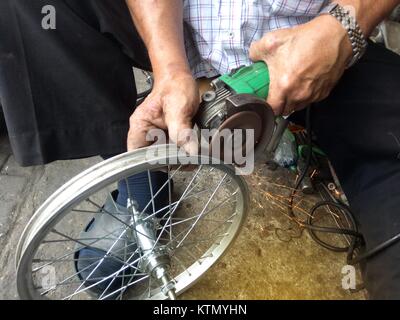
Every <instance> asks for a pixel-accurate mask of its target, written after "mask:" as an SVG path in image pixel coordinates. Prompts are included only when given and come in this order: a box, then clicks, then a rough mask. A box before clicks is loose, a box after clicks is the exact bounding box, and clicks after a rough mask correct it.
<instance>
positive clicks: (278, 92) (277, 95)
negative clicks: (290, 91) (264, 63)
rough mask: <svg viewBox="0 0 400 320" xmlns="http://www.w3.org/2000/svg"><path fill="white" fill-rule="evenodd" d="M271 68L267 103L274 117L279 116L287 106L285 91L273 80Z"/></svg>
mask: <svg viewBox="0 0 400 320" xmlns="http://www.w3.org/2000/svg"><path fill="white" fill-rule="evenodd" d="M275 74H276V73H275V72H274V70H273V68H271V69H270V81H271V82H270V87H269V94H268V98H267V103H268V104H269V105H270V106H271V108H272V110H273V111H274V113H275V115H281V114H282V113H283V112H284V110H285V107H286V105H287V97H286V96H287V95H286V89H285V88H283V87H282V86H281V85H280V84H279V83H278V81H277V80H276V78H275Z"/></svg>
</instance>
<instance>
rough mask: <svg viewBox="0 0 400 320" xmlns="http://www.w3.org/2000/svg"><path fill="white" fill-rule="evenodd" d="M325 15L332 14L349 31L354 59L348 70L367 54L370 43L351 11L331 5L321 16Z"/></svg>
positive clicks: (334, 4) (335, 4)
mask: <svg viewBox="0 0 400 320" xmlns="http://www.w3.org/2000/svg"><path fill="white" fill-rule="evenodd" d="M323 14H330V15H331V16H333V17H335V18H336V19H337V20H338V21H339V22H340V23H341V24H342V25H343V27H344V28H345V29H346V30H347V33H348V35H349V38H350V42H351V46H352V48H353V58H352V59H351V61H350V62H349V64H348V66H347V68H350V67H351V66H353V65H354V64H355V63H357V62H358V61H359V60H360V59H361V58H362V56H363V55H364V54H365V51H366V50H367V47H368V42H367V40H366V38H365V36H364V34H363V32H362V30H361V28H360V26H359V25H358V23H357V20H356V18H355V16H353V15H352V14H351V10H349V9H347V8H345V7H343V6H341V5H339V4H337V3H331V4H329V5H328V6H326V7H325V8H324V9H323V10H322V11H321V13H320V15H323Z"/></svg>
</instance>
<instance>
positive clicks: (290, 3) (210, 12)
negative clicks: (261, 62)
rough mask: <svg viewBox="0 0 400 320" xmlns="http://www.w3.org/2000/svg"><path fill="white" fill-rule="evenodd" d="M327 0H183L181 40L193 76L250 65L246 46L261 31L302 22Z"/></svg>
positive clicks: (248, 45) (256, 37) (324, 4)
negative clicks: (183, 41)
mask: <svg viewBox="0 0 400 320" xmlns="http://www.w3.org/2000/svg"><path fill="white" fill-rule="evenodd" d="M329 2H330V1H329V0H183V3H184V22H185V39H186V40H185V41H186V51H187V54H188V58H189V62H190V65H191V67H192V71H193V74H194V75H195V77H197V78H199V77H208V78H210V77H214V76H217V75H219V74H225V73H227V72H229V71H231V70H232V69H235V68H237V67H240V66H243V65H248V64H250V59H249V54H248V52H249V48H250V45H251V43H252V42H253V41H255V40H258V39H260V38H261V37H262V36H263V35H264V34H265V33H267V32H269V31H272V30H275V29H281V28H288V27H292V26H296V25H299V24H303V23H306V22H308V21H310V20H311V19H313V18H314V17H315V16H316V15H317V14H318V13H319V12H320V11H321V10H322V8H323V7H324V6H326V5H327V4H328V3H329Z"/></svg>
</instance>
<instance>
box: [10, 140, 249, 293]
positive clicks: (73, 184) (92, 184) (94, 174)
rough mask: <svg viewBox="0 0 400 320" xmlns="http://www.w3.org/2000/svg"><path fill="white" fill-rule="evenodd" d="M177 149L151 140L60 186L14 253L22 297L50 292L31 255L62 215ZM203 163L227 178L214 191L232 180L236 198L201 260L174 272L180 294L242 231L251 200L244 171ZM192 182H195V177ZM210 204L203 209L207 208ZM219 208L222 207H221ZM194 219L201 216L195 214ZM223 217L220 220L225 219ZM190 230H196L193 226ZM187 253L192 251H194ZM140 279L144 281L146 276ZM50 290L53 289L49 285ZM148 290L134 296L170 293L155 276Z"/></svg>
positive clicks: (172, 156) (156, 166)
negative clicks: (43, 285) (231, 212)
mask: <svg viewBox="0 0 400 320" xmlns="http://www.w3.org/2000/svg"><path fill="white" fill-rule="evenodd" d="M178 152H179V151H178V149H177V148H176V147H174V146H168V148H166V147H165V146H153V147H149V148H144V149H141V150H137V151H134V152H130V153H126V154H123V155H120V156H117V157H115V158H112V159H110V160H107V161H105V162H102V163H100V164H98V165H96V166H94V167H92V168H90V169H88V170H86V171H85V172H83V173H81V174H80V175H78V176H77V177H75V178H74V179H72V180H71V181H69V182H68V183H66V184H65V185H64V186H63V187H61V188H60V189H59V190H58V191H56V192H55V193H54V194H53V195H52V196H51V197H50V198H49V199H48V200H47V201H46V202H45V203H44V204H43V205H42V206H41V207H40V208H39V209H38V210H37V212H36V213H35V214H34V216H33V217H32V219H31V220H30V222H29V223H28V225H27V227H26V228H25V230H24V232H23V234H22V236H21V239H20V242H19V245H18V249H17V254H16V262H17V286H18V292H19V294H20V296H21V298H23V299H43V298H48V297H47V296H46V294H45V295H42V293H43V290H42V292H40V291H39V290H38V289H37V285H36V284H35V283H34V282H35V281H34V279H33V278H34V276H33V272H32V271H33V269H32V268H33V264H34V262H33V261H36V260H37V258H36V260H34V259H35V255H36V254H37V252H38V249H39V247H40V246H43V240H44V239H46V237H47V236H48V235H49V234H50V233H51V232H52V230H53V231H54V229H53V228H54V226H57V225H58V223H60V221H63V219H64V218H66V217H67V216H68V214H70V213H71V210H72V209H74V208H76V207H77V205H78V204H80V203H82V202H83V201H85V199H87V198H88V197H89V198H90V196H91V195H93V194H95V193H96V192H98V191H99V190H102V189H104V188H105V187H106V186H107V185H110V184H112V183H114V182H116V181H119V180H121V179H123V178H125V177H127V176H130V175H133V174H137V173H140V172H145V171H148V170H154V169H159V168H161V167H165V165H161V164H165V163H166V160H168V159H175V160H176V158H177V156H176V155H177V154H178ZM201 158H202V157H201ZM196 160H197V161H198V160H201V163H207V162H208V163H212V162H210V159H207V158H202V159H200V158H196V159H195V158H190V157H187V158H186V161H191V162H192V163H194V162H195V161H196ZM157 163H158V164H157ZM160 163H161V164H160ZM214 163H216V162H214ZM179 168H180V167H179ZM179 168H178V169H179ZM203 168H207V169H209V170H211V171H212V172H213V174H214V173H215V172H218V173H219V174H223V177H224V179H223V180H221V181H220V182H218V185H217V186H215V185H214V187H216V188H215V190H213V191H212V192H213V194H214V195H215V194H217V192H219V187H220V186H221V185H225V184H229V186H234V187H235V189H236V193H235V194H232V196H234V198H235V199H234V201H233V202H232V203H234V204H235V205H234V215H232V216H228V218H229V220H226V221H222V222H223V226H224V228H225V229H224V232H223V234H222V235H221V234H219V235H218V237H215V241H214V242H212V244H211V245H210V246H209V248H208V249H207V250H206V251H205V252H204V254H203V255H202V256H201V257H200V259H198V260H197V261H196V260H194V263H192V264H190V265H187V266H186V265H184V266H182V267H181V272H180V273H179V272H178V271H177V272H175V273H176V274H175V273H174V277H173V280H174V281H175V290H176V294H177V295H180V294H182V293H183V292H184V291H185V290H187V289H188V288H190V287H191V286H192V285H193V284H195V283H196V281H198V280H199V279H200V278H201V276H202V275H203V274H204V273H205V272H206V271H207V270H208V269H209V268H210V267H211V266H212V265H214V264H215V263H216V262H217V261H218V260H219V259H220V258H221V257H222V255H223V254H224V253H225V252H226V250H227V249H228V248H229V246H230V245H231V244H232V242H233V241H234V239H235V238H236V236H237V235H238V233H239V231H240V228H241V226H242V224H243V222H244V220H245V217H246V214H247V205H248V202H249V201H248V191H247V186H246V183H245V181H244V180H243V179H242V178H241V177H240V176H238V175H236V174H235V171H234V168H232V167H231V166H227V165H223V164H216V165H209V166H197V169H196V170H199V171H198V172H201V170H203ZM196 170H194V171H192V174H193V175H195V172H196ZM206 173H207V172H206ZM224 180H225V182H224ZM227 182H228V183H227ZM191 183H193V181H192V182H191ZM188 187H190V185H188ZM210 187H211V189H212V188H213V186H210ZM227 187H228V186H227ZM211 189H210V190H211ZM210 192H211V191H210ZM214 195H213V196H212V197H211V198H210V199H211V200H212V198H214ZM186 196H187V195H186ZM194 198H195V197H194ZM181 199H182V198H181ZM183 199H184V200H186V198H185V197H183ZM195 199H197V198H195ZM175 203H176V202H175ZM208 204H210V202H208ZM169 205H170V209H169V212H170V213H171V212H172V211H171V199H170V202H169ZM178 206H179V203H178V204H176V207H178ZM206 209H207V208H206ZM206 209H204V210H203V211H204V212H206V211H205V210H206ZM211 209H213V207H211ZM211 209H209V210H211ZM215 209H218V207H217V208H215ZM215 209H213V210H215ZM175 210H177V209H175ZM204 212H202V213H201V212H200V215H195V217H198V216H200V218H204V217H203V215H204V216H205V214H204ZM207 214H208V213H207ZM167 217H168V216H167ZM171 217H172V214H171ZM192 218H193V216H192ZM181 219H182V218H181ZM186 220H187V219H186ZM195 220H196V221H198V219H197V218H196V219H195ZM169 221H170V222H169V223H170V224H169V225H166V227H164V228H165V229H168V228H172V226H173V222H172V218H171V219H170V220H169ZM219 222H220V223H221V221H219ZM167 223H168V222H167ZM178 223H180V222H178ZM195 225H196V224H195ZM174 227H175V226H174ZM162 232H163V231H161V234H162ZM190 232H192V230H191V231H190ZM190 232H189V234H190ZM171 234H172V232H171ZM185 235H186V233H185V234H183V236H182V238H181V239H179V240H180V241H177V240H174V241H175V245H176V247H177V248H178V249H182V248H181V247H179V245H182V243H184V242H185V241H186V239H187V237H185ZM179 236H180V235H179ZM178 242H179V243H178ZM171 243H172V242H171ZM177 243H178V244H177ZM195 245H196V244H195ZM196 246H197V245H196ZM207 246H208V244H207ZM171 247H172V245H171ZM177 251H178V250H176V252H177ZM175 254H176V255H177V253H175V252H173V253H171V259H172V260H173V259H174V255H175ZM188 254H189V255H190V252H189V253H188ZM60 256H62V255H60ZM64 262H65V261H64ZM35 263H36V262H35ZM129 263H131V261H129ZM176 264H180V263H176ZM42 266H43V264H42ZM36 272H37V271H36ZM64 280H65V279H64ZM75 280H76V279H75ZM142 280H143V281H146V279H144V278H143V279H142ZM60 283H61V284H62V281H61V282H60V281H58V284H60ZM132 285H136V284H135V282H134V281H133V282H128V283H127V284H125V286H126V288H123V287H121V294H120V298H122V296H123V294H124V293H125V291H127V290H126V289H127V288H129V287H130V286H132ZM152 286H153V287H154V288H153V287H152ZM84 289H86V290H84ZM82 290H83V291H82ZM45 291H46V290H45ZM48 291H49V292H52V291H51V290H48ZM85 291H86V292H88V290H87V288H85V287H82V286H81V287H78V293H76V292H75V294H74V295H73V296H72V298H75V297H76V296H78V295H79V294H80V293H84V292H85ZM147 291H148V294H146V295H141V296H140V297H137V296H135V298H139V299H157V300H162V299H166V295H165V294H164V293H163V292H162V291H161V287H158V286H157V285H155V286H154V282H153V284H151V283H150V284H149V289H148V290H147ZM47 293H48V292H47ZM65 298H71V297H68V296H66V297H64V299H65ZM100 298H103V299H104V298H107V296H104V295H103V296H101V297H100ZM128 298H129V297H128Z"/></svg>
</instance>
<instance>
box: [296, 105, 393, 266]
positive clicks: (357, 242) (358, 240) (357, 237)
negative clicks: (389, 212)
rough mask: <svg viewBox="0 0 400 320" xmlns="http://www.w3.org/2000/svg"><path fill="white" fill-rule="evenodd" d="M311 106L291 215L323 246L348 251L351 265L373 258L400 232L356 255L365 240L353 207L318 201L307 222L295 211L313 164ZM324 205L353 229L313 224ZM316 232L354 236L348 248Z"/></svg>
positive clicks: (387, 246) (307, 111)
mask: <svg viewBox="0 0 400 320" xmlns="http://www.w3.org/2000/svg"><path fill="white" fill-rule="evenodd" d="M311 108H312V106H309V107H308V108H307V110H306V131H307V145H308V150H307V155H306V164H305V167H304V170H303V172H302V173H301V174H300V176H299V178H298V179H297V182H296V185H295V187H294V189H293V192H292V195H291V197H290V205H289V215H290V216H291V217H292V218H294V219H295V221H296V222H297V223H298V224H299V225H300V226H301V227H303V228H305V229H307V230H308V231H309V232H310V235H311V237H312V238H313V239H314V240H315V241H316V242H317V243H319V244H320V245H322V246H323V247H325V248H327V249H329V250H332V251H347V263H348V264H350V265H356V264H358V263H360V262H361V261H363V260H366V259H368V258H371V257H373V256H375V255H377V254H378V253H380V252H382V251H383V250H385V249H387V248H389V247H390V246H393V245H394V244H396V243H397V242H400V233H399V234H397V235H395V236H394V237H392V238H390V239H389V240H387V241H384V242H382V243H381V244H379V245H377V246H375V247H374V248H372V249H371V250H369V251H367V252H365V253H363V254H360V255H358V256H357V257H354V254H355V251H356V250H358V249H361V247H362V246H363V245H364V241H363V236H362V234H361V233H359V232H358V228H357V223H356V221H355V218H354V215H353V213H352V211H351V209H350V208H349V207H348V206H347V205H345V204H343V203H340V202H334V201H322V202H319V203H317V204H316V205H315V206H314V207H313V208H312V209H311V212H310V215H309V218H308V220H307V221H305V222H301V221H299V220H298V219H297V217H296V215H295V213H294V211H293V202H294V197H295V195H296V193H297V192H298V190H299V188H300V185H301V183H302V182H303V180H304V179H305V177H306V176H307V174H308V172H309V169H310V166H311V160H312V152H313V151H312V136H311V131H312V127H311ZM323 206H332V207H335V208H337V209H339V210H341V212H342V213H343V214H345V215H347V217H348V218H349V219H350V222H351V224H352V227H353V229H344V228H328V227H320V226H315V225H313V224H312V218H313V216H314V215H315V212H316V211H317V210H318V209H319V208H321V207H323ZM314 232H324V233H333V234H342V235H348V236H351V237H352V241H351V243H350V246H349V247H348V248H339V247H334V246H330V245H328V244H326V243H325V242H323V241H321V240H320V239H319V238H318V237H317V236H316V235H315V233H314Z"/></svg>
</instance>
